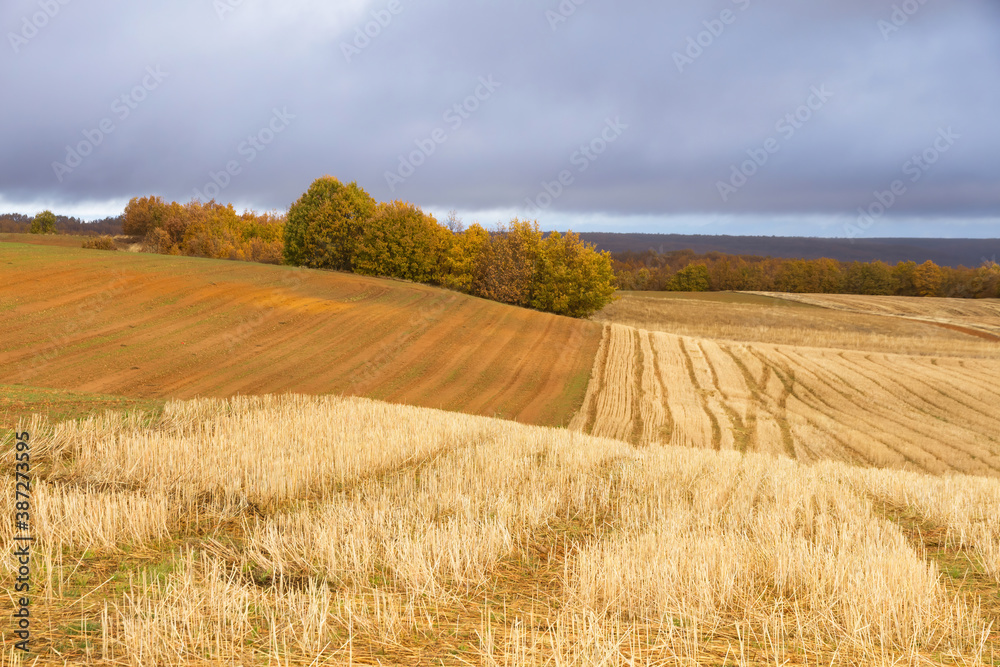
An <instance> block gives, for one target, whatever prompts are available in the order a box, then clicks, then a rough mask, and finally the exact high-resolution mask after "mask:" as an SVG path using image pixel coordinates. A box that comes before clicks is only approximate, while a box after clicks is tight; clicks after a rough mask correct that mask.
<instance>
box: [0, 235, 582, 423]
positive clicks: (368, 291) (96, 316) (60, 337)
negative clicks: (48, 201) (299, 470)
mask: <svg viewBox="0 0 1000 667" xmlns="http://www.w3.org/2000/svg"><path fill="white" fill-rule="evenodd" d="M8 239H10V237H8ZM0 313H2V314H3V318H4V322H5V331H4V335H3V336H2V337H0V377H2V379H0V383H2V384H23V385H29V386H37V387H51V388H56V389H69V390H75V391H85V392H93V393H101V394H113V395H123V396H136V397H143V398H161V397H178V398H186V397H194V396H213V397H223V396H232V395H236V394H264V393H281V392H288V391H294V392H298V393H311V394H326V393H343V394H352V395H364V396H369V397H374V398H380V399H384V400H389V401H393V402H401V403H409V404H414V405H421V406H427V407H436V408H445V409H448V410H457V411H462V412H469V413H475V414H484V415H490V416H493V415H498V416H502V417H506V418H510V419H516V420H518V421H523V422H529V423H536V424H562V423H566V422H568V421H569V418H570V417H571V416H572V414H573V413H574V412H575V410H576V409H577V408H578V407H579V404H580V401H581V400H582V397H583V394H584V391H585V389H586V385H587V380H588V377H589V373H590V369H591V366H592V363H593V358H594V354H595V352H596V349H597V346H598V343H599V340H600V336H601V328H600V325H598V324H595V323H592V322H587V321H581V320H573V319H569V318H564V317H556V316H553V315H548V314H544V313H538V312H534V311H530V310H524V309H519V308H512V307H508V306H504V305H501V304H497V303H493V302H490V301H484V300H481V299H475V298H472V297H468V296H465V295H462V294H458V293H455V292H449V291H446V290H441V289H436V288H432V287H427V286H423V285H417V284H412V283H405V282H398V281H389V280H381V279H374V278H366V277H362V276H355V275H350V274H342V273H332V272H324V271H310V270H302V269H294V268H291V267H280V266H265V265H259V264H247V263H241V262H227V261H217V260H202V259H195V258H187V257H165V256H158V255H147V254H135V253H123V252H119V253H111V252H105V251H96V250H81V249H79V248H68V247H59V246H56V245H38V244H34V245H27V244H22V243H9V242H8V243H0Z"/></svg>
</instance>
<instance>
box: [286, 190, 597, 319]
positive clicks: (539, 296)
mask: <svg viewBox="0 0 1000 667" xmlns="http://www.w3.org/2000/svg"><path fill="white" fill-rule="evenodd" d="M284 257H285V261H286V263H288V264H294V265H298V266H308V267H312V268H322V269H336V270H339V271H352V272H355V273H360V274H365V275H372V276H388V277H394V278H401V279H404V280H412V281H415V282H421V283H428V284H432V285H442V286H444V287H448V288H451V289H454V290H458V291H462V292H466V293H468V294H472V295H474V296H479V297H482V298H485V299H491V300H493V301H500V302H502V303H509V304H513V305H517V306H525V307H530V308H536V309H538V310H543V311H547V312H552V313H557V314H560V315H569V316H572V317H585V316H587V315H589V314H591V313H593V312H596V311H598V310H600V309H601V308H603V307H604V306H605V305H607V304H608V303H610V302H611V299H612V298H613V296H614V291H615V284H614V273H613V271H612V268H611V258H610V255H609V254H608V253H602V252H598V251H597V250H596V249H594V248H593V246H590V245H588V244H586V243H584V242H582V241H581V240H580V238H579V237H578V236H577V235H576V234H573V233H572V232H569V233H567V234H565V235H564V234H559V233H552V234H548V235H543V234H542V232H541V231H540V230H539V228H538V223H537V222H535V223H530V222H527V221H522V220H517V219H515V220H512V221H511V222H510V223H508V224H498V225H497V226H496V228H495V229H493V230H492V231H487V230H486V229H485V228H484V227H482V226H481V225H479V224H472V225H470V226H469V227H468V228H466V227H465V226H464V225H463V224H462V222H461V221H460V220H458V219H457V218H456V217H455V216H454V214H453V215H452V216H451V218H450V219H449V220H448V221H447V224H446V225H441V224H439V223H438V222H437V220H436V219H435V218H434V217H433V216H431V215H428V214H426V213H424V212H423V211H421V210H420V208H418V207H417V206H415V205H413V204H410V203H407V202H402V201H393V202H376V201H375V200H374V199H373V198H372V197H371V196H370V195H369V194H368V193H367V192H365V191H364V190H363V189H361V188H360V187H359V186H358V185H357V183H353V182H352V183H348V184H344V183H341V182H340V181H339V180H337V179H336V178H333V177H330V176H326V177H323V178H320V179H317V180H316V181H315V182H314V183H313V184H312V186H311V187H310V188H309V190H308V191H307V192H306V193H305V194H303V195H302V197H300V198H299V200H298V201H296V202H295V203H294V204H292V207H291V208H290V209H289V211H288V221H287V224H286V225H285V247H284Z"/></svg>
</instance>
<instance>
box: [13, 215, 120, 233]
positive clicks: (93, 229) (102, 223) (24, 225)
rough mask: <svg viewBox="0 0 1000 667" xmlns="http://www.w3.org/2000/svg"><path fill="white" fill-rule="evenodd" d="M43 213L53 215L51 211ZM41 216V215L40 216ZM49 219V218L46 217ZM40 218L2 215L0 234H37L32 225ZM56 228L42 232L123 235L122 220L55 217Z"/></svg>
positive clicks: (116, 218)
mask: <svg viewBox="0 0 1000 667" xmlns="http://www.w3.org/2000/svg"><path fill="white" fill-rule="evenodd" d="M42 213H48V214H52V212H51V211H43V212H42ZM39 215H41V214H39ZM46 217H47V216H46ZM37 218H38V216H37V215H36V216H35V217H31V216H29V215H24V214H23V213H0V232H3V233H8V234H29V233H31V234H35V233H39V232H32V231H31V227H32V224H34V223H35V220H36V219H37ZM53 219H54V223H55V228H54V230H52V231H48V232H41V233H46V234H76V235H81V236H90V235H100V234H104V235H112V236H113V235H117V234H121V233H122V218H121V216H116V217H113V218H102V219H101V220H95V221H94V222H84V221H83V220H81V219H79V218H71V217H67V216H65V215H54V214H53Z"/></svg>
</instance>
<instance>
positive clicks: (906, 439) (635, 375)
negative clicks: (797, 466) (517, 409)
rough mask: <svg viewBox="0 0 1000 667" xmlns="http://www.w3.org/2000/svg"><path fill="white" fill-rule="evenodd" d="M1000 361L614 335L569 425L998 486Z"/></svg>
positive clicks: (618, 329)
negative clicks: (978, 479) (951, 475)
mask: <svg viewBox="0 0 1000 667" xmlns="http://www.w3.org/2000/svg"><path fill="white" fill-rule="evenodd" d="M997 377H1000V360H996V359H974V358H963V357H928V356H919V355H901V354H888V353H885V352H861V351H856V350H837V349H830V348H812V347H800V346H788V345H766V344H761V343H736V342H728V341H721V340H719V341H715V340H708V339H702V338H692V337H688V336H675V335H672V334H666V333H662V332H650V331H646V330H642V329H634V328H632V327H627V326H624V325H619V324H609V325H606V327H605V335H604V339H603V341H602V343H601V347H600V350H599V352H598V356H597V359H596V360H595V365H594V371H593V374H592V377H591V382H590V386H589V388H588V390H587V395H586V397H585V401H584V407H583V409H582V410H581V411H580V412H579V413H578V414H577V416H576V417H575V418H574V421H573V422H572V424H571V427H572V428H574V429H576V430H580V431H585V432H588V433H592V434H594V435H599V436H606V437H613V438H619V439H623V440H627V441H631V442H635V443H637V444H653V443H664V444H673V445H683V446H688V447H697V448H705V449H716V450H737V451H741V452H746V451H755V452H766V453H771V454H776V455H786V456H790V457H792V458H795V459H798V460H800V461H803V462H813V461H821V460H828V459H829V460H836V461H844V462H847V463H855V464H859V465H868V466H876V467H890V468H899V469H908V470H920V471H927V472H932V473H946V472H961V473H969V474H976V475H988V476H1000V411H998V410H997V406H1000V383H998V382H997Z"/></svg>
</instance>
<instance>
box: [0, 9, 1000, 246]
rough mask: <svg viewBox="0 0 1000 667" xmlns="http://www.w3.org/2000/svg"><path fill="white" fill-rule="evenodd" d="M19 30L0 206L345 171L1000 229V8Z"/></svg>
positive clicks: (366, 177) (396, 15) (1, 84)
mask: <svg viewBox="0 0 1000 667" xmlns="http://www.w3.org/2000/svg"><path fill="white" fill-rule="evenodd" d="M0 29H2V31H3V35H4V39H3V44H2V45H0V90H2V91H3V98H2V100H3V101H2V103H0V104H2V109H3V111H2V114H3V116H2V120H3V122H2V123H0V211H14V210H17V211H21V212H26V213H29V214H31V213H35V212H37V211H38V210H40V209H41V208H42V207H46V206H47V207H52V208H54V210H56V212H57V213H63V214H79V215H84V216H88V217H94V216H99V215H105V214H116V213H118V212H120V211H121V209H122V208H123V206H124V203H125V202H126V201H127V200H128V199H129V198H130V197H132V196H137V195H146V194H157V195H160V196H162V197H164V198H166V199H168V200H178V201H188V200H190V199H191V198H192V197H195V196H200V197H202V198H209V197H215V198H216V199H217V200H220V201H226V202H229V201H232V202H234V203H235V204H236V205H237V206H238V207H241V208H242V207H254V208H257V209H272V208H278V209H285V208H287V207H288V206H289V204H291V203H292V202H293V201H294V200H295V199H296V198H298V197H299V196H300V195H301V194H302V192H304V191H305V190H306V189H307V188H308V186H309V184H310V183H311V182H312V180H313V179H315V178H317V177H319V176H322V175H324V174H331V175H334V176H337V177H338V178H340V179H341V180H344V181H351V180H356V181H357V182H358V183H359V184H360V185H361V186H362V187H364V188H365V189H366V190H368V192H370V193H371V194H372V196H374V197H375V198H376V199H379V200H390V199H404V200H407V201H412V202H415V203H417V204H420V205H421V206H423V207H424V208H425V209H427V210H430V211H432V212H434V213H435V214H437V215H439V217H443V216H444V214H445V213H446V212H447V211H448V210H450V209H457V210H458V211H460V214H461V215H462V217H463V218H465V220H466V222H470V221H471V220H473V219H478V220H479V221H480V222H483V223H487V224H491V223H494V222H496V221H497V220H500V219H507V218H509V217H511V216H513V215H518V216H522V217H530V218H536V219H538V221H539V222H540V224H541V225H542V227H543V228H547V229H551V228H573V229H576V230H580V231H583V230H604V231H647V232H663V233H669V232H679V233H705V234H716V233H719V234H778V235H788V234H795V235H807V236H848V235H856V236H971V237H996V236H1000V224H998V223H1000V122H998V110H1000V85H998V83H1000V3H997V2H996V1H995V0H906V1H905V2H904V1H902V0H812V1H810V2H802V1H801V0H795V1H792V0H771V1H770V2H764V1H763V0H717V1H713V2H679V1H670V0H666V1H664V0H660V1H658V2H652V1H650V2H639V1H622V2H614V3H612V2H609V1H607V0H604V1H602V0H562V2H559V0H531V1H522V0H503V1H502V2H501V1H500V0H464V1H463V2H459V1H457V0H455V1H453V2H443V1H440V0H424V1H422V2H416V1H415V0H374V1H371V2H369V1H364V0H344V1H340V2H320V1H318V0H317V1H310V0H282V1H281V2H277V1H267V0H242V1H241V0H172V1H171V2H164V1H162V0H149V1H147V2H125V1H124V0H120V1H117V2H112V1H109V0H90V1H89V2H84V0H5V2H4V3H3V4H2V5H0ZM560 181H561V182H560ZM894 190H895V191H894ZM859 208H860V209H862V210H866V211H868V213H869V217H863V216H861V214H860V213H859Z"/></svg>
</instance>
